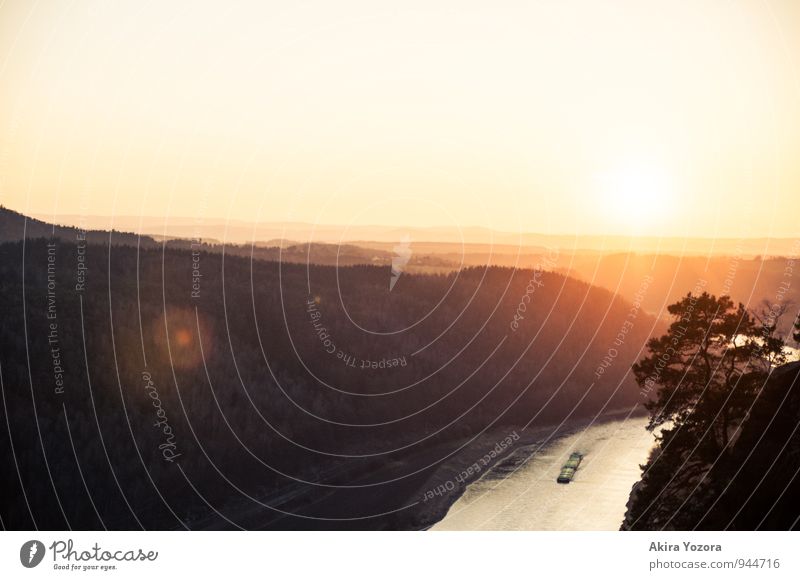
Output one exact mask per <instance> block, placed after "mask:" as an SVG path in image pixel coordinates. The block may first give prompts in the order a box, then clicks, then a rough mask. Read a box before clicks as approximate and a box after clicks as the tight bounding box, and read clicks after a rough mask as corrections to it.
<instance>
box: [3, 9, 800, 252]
mask: <svg viewBox="0 0 800 580" xmlns="http://www.w3.org/2000/svg"><path fill="white" fill-rule="evenodd" d="M0 16H2V18H1V20H0V22H1V24H0V77H2V82H0V103H1V104H2V106H1V107H0V153H1V155H0V159H2V164H1V165H0V198H2V202H3V203H4V204H5V205H6V206H8V207H12V208H14V209H17V210H18V211H21V212H23V213H27V214H36V215H50V216H58V215H60V214H87V215H102V216H113V215H120V216H123V215H124V216H140V215H144V216H167V217H172V218H174V217H186V218H194V217H199V218H208V217H209V216H216V217H222V218H230V219H246V220H252V221H259V222H281V221H304V222H312V223H322V224H326V223H328V224H348V223H351V221H352V220H353V219H354V216H355V215H357V214H358V220H359V222H360V223H369V224H388V225H392V226H402V225H415V226H441V225H447V226H450V225H452V223H456V224H458V225H459V226H461V227H468V226H484V227H493V228H496V229H500V230H504V231H511V232H520V231H526V232H529V231H540V232H545V233H567V234H574V233H581V234H598V233H599V234H613V233H617V232H618V231H619V229H620V226H621V225H625V224H629V225H630V224H631V220H635V221H636V224H635V227H634V228H633V230H635V231H636V232H637V233H640V234H649V235H654V236H685V235H692V236H710V237H714V236H719V235H721V233H722V232H724V231H726V230H727V231H730V229H731V228H735V227H738V224H740V223H741V222H742V220H745V219H748V220H750V221H752V223H754V224H757V226H755V229H754V230H753V231H752V232H751V235H753V236H768V235H772V236H793V235H794V234H795V233H796V219H795V216H796V215H797V213H798V212H797V210H798V209H800V208H798V205H797V204H798V202H797V200H798V199H800V197H799V196H798V195H797V194H798V188H800V165H798V164H797V163H796V159H797V156H798V152H800V116H799V114H798V111H800V107H798V98H799V97H800V81H798V79H799V78H800V76H799V75H798V61H797V58H796V55H798V54H800V46H799V45H798V42H799V41H798V35H796V34H791V31H789V30H786V29H785V27H786V26H788V25H789V23H792V22H794V23H796V22H798V20H799V19H800V5H798V3H796V2H793V1H791V0H779V1H774V2H770V3H769V6H767V5H766V4H764V3H762V2H757V1H746V2H735V3H729V2H715V1H711V0H703V1H699V2H698V1H688V0H687V1H679V2H669V3H653V2H640V1H634V0H617V1H615V2H590V1H587V0H570V1H567V2H541V1H531V2H523V1H509V2H504V3H502V4H501V6H495V5H489V4H486V3H470V2H468V3H464V2H438V3H436V5H435V6H434V7H432V6H431V5H430V3H428V2H408V3H403V5H402V6H394V7H392V8H391V9H389V8H386V7H381V6H380V5H378V4H376V3H371V2H358V1H350V2H336V3H326V2H304V3H300V4H291V5H288V6H287V5H286V4H285V3H261V2H252V3H245V4H241V5H238V6H237V7H236V8H235V9H234V7H229V6H227V5H224V4H220V3H215V2H189V1H183V2H170V3H168V4H166V5H163V6H159V8H158V11H157V13H155V14H154V13H153V11H150V10H144V9H143V8H142V5H141V3H140V2H115V3H106V2H100V1H84V2H77V3H67V2H47V3H33V4H32V3H29V2H25V1H22V0H16V1H11V2H7V3H4V4H3V6H2V8H0ZM631 159H633V160H636V159H647V160H656V162H655V167H654V168H652V169H651V168H649V167H648V166H644V167H641V168H637V166H636V165H635V164H636V161H634V166H633V167H630V166H629V163H630V160H631ZM619 172H622V173H621V174H618V173H619ZM642 172H643V173H642ZM648 172H655V173H653V174H651V173H648ZM598 175H601V176H603V175H605V176H608V175H610V176H611V178H610V179H611V180H612V182H613V183H612V184H610V185H611V193H610V194H609V195H610V196H611V199H609V200H604V201H602V203H600V204H599V205H600V206H602V208H605V209H602V210H601V211H600V210H599V209H598V203H597V200H596V197H597V196H598V194H600V193H601V192H604V191H606V190H604V189H603V188H602V187H601V188H600V189H599V190H598V188H597V187H596V185H597V183H596V177H597V176H598ZM661 176H667V178H668V180H669V185H668V186H667V185H665V184H664V183H662V182H661ZM607 185H609V184H607ZM667 187H668V191H665V188H667ZM376 195H380V196H381V197H382V198H383V199H401V198H402V199H403V203H402V204H397V205H399V206H400V207H399V208H393V209H392V210H391V211H386V209H385V208H383V207H381V206H380V205H373V204H372V201H373V200H374V198H375V196H376ZM755 197H757V198H758V200H759V202H758V203H757V204H753V203H751V201H750V200H752V199H754V198H755ZM661 201H663V202H665V204H686V203H691V204H692V212H689V213H686V212H672V213H665V212H663V211H661V210H656V209H655V207H656V205H657V203H659V202H661ZM431 204H435V205H436V207H438V208H444V209H445V210H446V212H447V213H444V211H431ZM654 204H656V205H654Z"/></svg>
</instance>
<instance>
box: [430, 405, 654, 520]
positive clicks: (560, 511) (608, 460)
mask: <svg viewBox="0 0 800 580" xmlns="http://www.w3.org/2000/svg"><path fill="white" fill-rule="evenodd" d="M646 424H647V419H646V418H643V417H635V418H631V419H628V420H624V421H623V420H620V421H610V422H606V423H602V424H599V425H595V426H592V427H589V428H587V429H585V430H580V431H575V432H572V433H567V434H566V435H565V436H563V437H561V438H560V439H557V440H556V441H554V442H552V443H549V444H548V445H547V446H545V447H543V448H541V449H540V450H539V451H538V453H535V451H536V450H537V448H538V445H529V446H527V447H524V448H522V449H520V450H518V451H517V452H515V453H514V454H513V455H511V456H510V457H508V458H507V459H506V460H505V461H503V462H502V463H501V464H499V465H498V466H497V467H496V468H495V469H493V470H492V471H491V472H489V473H488V474H487V475H486V476H484V477H483V478H481V479H480V480H478V481H476V482H474V483H473V484H472V485H470V486H469V487H467V490H466V491H465V493H464V495H462V496H461V497H460V498H459V500H458V501H457V502H456V503H455V504H453V505H452V506H451V507H450V510H449V511H448V512H447V516H445V518H444V519H443V520H442V521H440V522H439V523H438V524H436V525H435V526H434V527H433V529H434V530H476V529H490V530H617V529H619V526H620V524H621V523H622V520H623V517H624V515H625V504H626V503H627V501H628V495H629V494H630V491H631V486H633V484H634V483H636V481H638V479H639V476H640V474H641V472H640V469H639V465H640V464H642V463H644V462H645V461H646V459H647V456H648V454H649V452H650V449H651V448H652V447H653V444H654V438H653V435H652V434H651V433H649V432H648V431H647V430H646V429H645V425H646ZM573 451H579V452H581V453H583V454H584V455H585V457H584V459H583V462H582V463H581V466H580V468H579V469H578V472H577V474H576V476H575V479H574V480H573V482H572V483H570V484H566V485H562V484H558V483H556V476H557V475H558V473H559V471H560V469H561V466H562V464H563V463H564V462H565V461H566V460H567V458H568V457H569V454H570V453H571V452H573Z"/></svg>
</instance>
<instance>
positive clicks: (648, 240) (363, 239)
mask: <svg viewBox="0 0 800 580" xmlns="http://www.w3.org/2000/svg"><path fill="white" fill-rule="evenodd" d="M36 217H39V218H40V219H45V220H48V221H49V220H52V218H51V217H50V216H42V215H37V216H36ZM57 221H59V222H61V223H68V224H72V225H75V224H77V223H79V222H83V223H86V224H87V225H88V227H92V228H96V229H104V230H107V229H109V228H110V227H112V225H113V227H114V228H116V229H123V230H128V231H134V232H140V233H142V234H147V235H159V236H161V235H163V236H171V237H175V238H197V237H202V238H204V239H216V240H220V241H224V242H225V243H228V244H230V243H232V244H247V245H249V244H252V243H259V242H263V241H266V240H273V239H277V240H281V239H290V240H296V242H297V243H319V242H327V243H333V244H338V243H349V244H357V245H369V244H371V243H374V242H378V243H382V244H396V243H398V242H399V241H400V240H401V239H402V238H403V237H404V236H405V235H408V236H409V237H410V238H411V239H412V240H413V241H414V242H415V243H418V244H422V243H431V244H438V245H439V246H440V249H439V250H438V251H437V253H440V252H449V253H461V252H462V251H466V252H467V253H478V252H484V251H486V247H488V246H491V247H493V248H494V251H495V253H502V254H506V253H513V254H516V253H518V252H521V253H523V254H531V253H541V252H543V251H545V250H546V249H547V248H558V249H559V251H560V252H561V253H562V254H585V253H589V254H610V253H621V252H638V253H649V254H655V253H659V254H674V255H694V256H710V255H714V256H720V255H735V254H738V255H741V256H744V257H747V258H749V257H753V256H761V255H768V256H781V255H783V256H785V255H788V254H789V253H790V252H791V251H792V247H793V245H794V243H795V240H794V239H793V238H771V239H769V238H744V239H738V238H683V237H671V238H665V237H636V238H633V237H630V236H623V235H613V236H598V235H565V234H541V233H535V232H525V231H521V232H507V231H499V230H493V229H491V228H486V227H478V226H465V227H453V226H438V227H398V226H391V225H380V224H352V225H336V224H311V223H303V222H274V221H268V220H261V221H258V222H256V221H244V220H235V219H233V220H226V219H214V218H199V219H198V218H192V217H186V216H167V217H152V216H114V217H113V218H112V217H108V216H75V215H69V214H63V215H60V216H58V218H57ZM465 245H466V247H464V246H465ZM469 246H484V248H475V247H469ZM503 246H507V247H508V248H512V249H513V250H511V251H510V252H509V251H508V250H507V249H503V248H502V247H503ZM426 252H428V250H426Z"/></svg>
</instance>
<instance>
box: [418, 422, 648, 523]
mask: <svg viewBox="0 0 800 580" xmlns="http://www.w3.org/2000/svg"><path fill="white" fill-rule="evenodd" d="M645 414H646V411H644V409H643V408H640V409H635V410H633V411H631V409H629V408H626V409H615V410H613V411H608V412H606V413H603V414H602V415H600V416H599V417H596V418H580V419H573V420H571V421H567V422H566V423H564V425H562V426H561V427H560V428H559V429H558V430H556V431H555V432H554V429H555V428H556V427H557V425H555V424H551V425H543V426H541V427H533V428H528V429H522V428H521V427H513V426H511V427H507V428H498V429H494V430H492V431H489V432H487V433H484V434H483V435H481V436H480V437H479V438H478V439H477V440H476V441H475V442H473V443H472V444H471V445H469V446H467V447H466V448H465V449H463V450H462V451H460V452H459V453H457V454H455V455H454V456H453V457H451V458H450V459H448V460H447V461H445V462H444V463H442V465H440V466H439V467H438V468H437V469H436V471H435V472H434V473H433V475H431V477H429V478H428V480H427V481H426V482H425V484H424V485H423V486H422V487H421V488H419V489H418V490H417V493H416V494H415V496H414V498H415V499H419V501H420V503H421V505H423V506H427V507H426V508H425V509H420V511H419V512H418V513H417V514H416V515H415V516H414V517H413V522H412V525H411V526H409V527H410V529H415V530H421V531H428V530H430V528H432V527H433V526H434V525H436V524H437V523H439V522H440V521H442V520H443V519H444V518H445V517H446V516H447V514H448V512H449V511H450V508H451V507H452V506H453V504H455V503H456V502H457V501H458V500H459V498H461V496H462V495H463V494H464V492H465V491H466V490H467V488H468V487H469V486H470V485H472V484H473V483H475V482H477V481H479V480H480V479H481V478H483V477H485V476H486V475H488V474H490V473H491V472H492V471H493V470H494V469H496V468H497V467H498V466H500V465H502V464H503V463H504V462H505V461H506V460H508V459H509V458H510V457H511V456H512V455H514V454H515V453H518V452H521V451H522V450H523V449H525V448H527V447H531V446H533V445H540V446H544V447H543V449H546V448H547V447H548V446H550V445H552V444H553V443H555V442H556V441H558V440H559V439H562V438H564V437H566V436H568V435H571V434H573V433H574V432H575V431H579V430H582V429H585V428H587V427H589V426H592V425H598V424H602V423H606V422H609V421H617V420H620V419H623V418H625V417H627V416H628V415H630V416H631V417H639V416H643V415H645ZM511 433H517V434H518V435H519V438H518V439H517V440H515V441H514V443H513V445H509V446H508V447H506V448H505V449H504V452H503V453H498V454H497V455H496V456H495V457H494V458H493V461H492V462H491V464H488V465H486V466H485V467H482V468H481V469H480V470H478V471H474V470H473V472H472V473H471V474H470V471H469V468H470V466H473V465H474V464H476V463H480V460H481V458H483V457H484V456H485V455H486V454H487V451H488V450H490V449H493V448H494V447H495V446H496V445H497V443H498V442H499V441H502V440H504V439H505V438H506V437H508V436H509V435H510V434H511ZM545 441H546V443H545ZM462 474H467V475H468V476H467V477H459V476H461V475H462ZM448 482H458V484H457V485H448ZM437 489H438V490H440V491H441V493H439V494H433V497H431V494H430V491H431V490H437ZM426 497H427V498H428V499H427V500H425V498H426Z"/></svg>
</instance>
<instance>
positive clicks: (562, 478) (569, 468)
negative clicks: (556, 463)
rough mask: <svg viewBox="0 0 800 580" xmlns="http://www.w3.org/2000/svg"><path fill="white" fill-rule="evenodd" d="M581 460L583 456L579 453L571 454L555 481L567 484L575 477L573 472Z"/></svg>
mask: <svg viewBox="0 0 800 580" xmlns="http://www.w3.org/2000/svg"><path fill="white" fill-rule="evenodd" d="M582 460H583V455H582V454H580V453H573V454H572V455H570V456H569V459H567V462H566V463H565V464H564V467H562V468H561V473H559V474H558V478H557V479H556V481H557V482H558V483H569V482H570V481H572V479H573V478H574V477H575V472H576V471H577V470H578V466H579V465H580V464H581V461H582Z"/></svg>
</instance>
